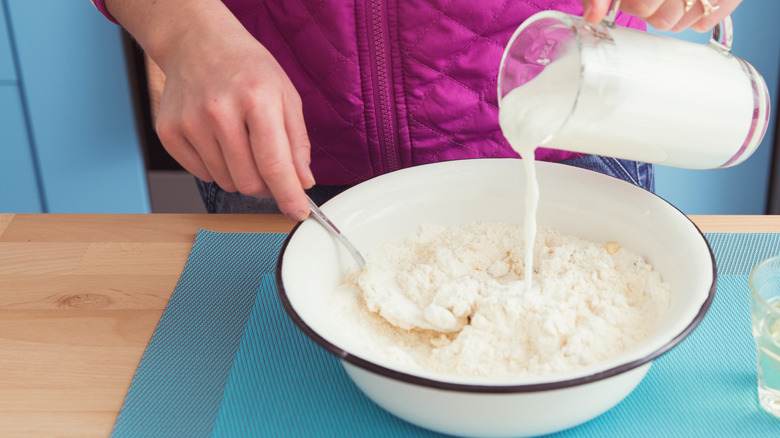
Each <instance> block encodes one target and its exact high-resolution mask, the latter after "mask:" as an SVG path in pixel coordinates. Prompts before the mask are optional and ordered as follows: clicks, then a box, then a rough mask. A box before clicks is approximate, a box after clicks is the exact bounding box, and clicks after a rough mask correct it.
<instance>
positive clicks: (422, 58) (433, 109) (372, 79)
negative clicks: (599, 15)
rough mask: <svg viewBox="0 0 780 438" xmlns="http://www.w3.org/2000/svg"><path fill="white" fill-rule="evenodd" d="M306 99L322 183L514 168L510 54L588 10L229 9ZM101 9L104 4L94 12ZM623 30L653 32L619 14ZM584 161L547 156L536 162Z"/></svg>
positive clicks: (250, 3) (268, 2) (569, 1)
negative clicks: (507, 81) (532, 21)
mask: <svg viewBox="0 0 780 438" xmlns="http://www.w3.org/2000/svg"><path fill="white" fill-rule="evenodd" d="M223 3H224V4H225V5H227V7H228V8H230V10H231V11H232V12H233V13H234V14H235V15H236V17H237V18H238V19H239V20H240V21H241V22H242V23H243V24H244V26H245V27H246V28H247V29H248V30H249V31H250V32H251V33H252V34H253V35H254V36H255V37H257V39H258V40H259V41H260V42H261V43H262V44H263V45H264V46H265V47H266V48H267V49H268V50H269V51H270V52H271V53H273V54H274V56H275V57H276V59H277V60H278V62H279V63H280V64H281V66H282V67H283V68H284V70H285V71H286V72H287V74H288V75H289V77H290V79H291V80H292V82H293V83H294V84H295V86H296V88H297V90H298V92H299V93H300V95H301V98H302V99H303V112H304V117H305V120H306V124H307V127H308V132H309V137H310V139H311V143H312V171H313V172H314V177H315V179H316V180H317V183H318V184H323V185H347V184H356V183H359V182H361V181H364V180H366V179H369V178H371V177H373V176H376V175H380V174H383V173H386V172H391V171H393V170H396V169H400V168H404V167H410V166H415V165H418V164H425V163H432V162H437V161H446V160H457V159H466V158H482V157H517V156H518V155H517V153H515V152H514V151H513V150H512V149H511V148H510V147H509V145H508V144H507V142H506V140H505V139H504V137H503V135H502V134H501V130H500V129H499V126H498V103H497V96H496V93H497V83H496V81H497V75H498V67H499V63H500V61H501V55H502V53H503V50H504V47H505V45H506V43H507V42H508V41H509V38H510V36H511V35H512V33H513V32H514V31H515V29H516V28H517V26H518V25H519V24H520V23H522V22H523V20H525V19H526V18H528V17H529V16H531V15H533V14H534V13H536V12H539V11H542V10H547V9H556V10H561V11H565V12H569V13H573V14H578V15H579V14H581V13H582V5H581V0H223ZM96 4H97V5H98V7H99V8H101V10H103V11H104V12H105V10H104V8H102V7H103V5H102V1H96ZM617 23H618V24H620V25H623V26H629V27H634V28H641V29H644V27H645V25H644V23H643V22H642V21H641V20H639V19H637V18H635V17H631V16H628V15H622V16H621V15H618V19H617ZM575 156H578V155H577V154H572V153H569V152H564V151H557V150H550V149H538V150H537V152H536V157H537V159H540V160H545V161H558V160H563V159H567V158H573V157H575Z"/></svg>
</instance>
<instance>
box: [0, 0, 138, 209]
mask: <svg viewBox="0 0 780 438" xmlns="http://www.w3.org/2000/svg"><path fill="white" fill-rule="evenodd" d="M0 12H2V13H0V120H1V121H0V148H1V149H2V151H3V154H4V155H3V157H4V158H5V157H9V159H8V160H3V164H0V212H52V213H147V212H149V211H150V207H149V193H148V189H147V185H146V171H145V167H144V162H143V156H142V152H141V149H140V143H139V139H138V134H137V131H136V126H135V119H134V113H133V106H132V99H131V94H130V87H129V81H128V74H127V70H126V66H125V59H124V50H123V45H122V39H121V33H120V29H119V27H118V26H116V25H114V24H112V23H110V22H109V21H108V20H106V19H105V18H104V17H103V16H102V15H100V13H99V12H98V11H97V10H96V9H95V8H94V7H93V6H92V4H91V3H90V2H88V1H86V0H75V1H62V0H36V1H29V0H0ZM9 133H10V135H8V134H9Z"/></svg>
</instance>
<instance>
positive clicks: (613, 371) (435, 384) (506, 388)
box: [276, 175, 717, 394]
mask: <svg viewBox="0 0 780 438" xmlns="http://www.w3.org/2000/svg"><path fill="white" fill-rule="evenodd" d="M607 176H611V175H607ZM613 178H615V177H613ZM615 179H618V180H620V179H619V178H615ZM621 181H622V180H621ZM640 189H641V187H640ZM642 190H644V189H642ZM648 192H649V193H651V194H653V195H654V196H657V197H658V198H660V199H661V200H663V201H664V202H666V203H667V204H669V205H670V206H672V208H674V209H675V210H677V211H678V212H680V214H682V215H683V216H684V217H685V218H686V219H687V220H688V221H689V222H690V223H691V224H692V225H693V226H694V228H696V231H698V233H699V235H700V236H701V238H702V239H703V240H704V244H705V245H707V250H709V252H710V259H711V260H712V285H711V286H710V290H709V293H708V295H707V299H706V300H705V301H704V303H703V304H702V305H701V307H700V308H699V312H698V313H697V314H696V316H695V317H694V318H693V320H692V321H691V323H690V324H688V326H687V327H685V329H683V331H682V332H680V333H679V334H678V335H677V336H675V337H673V338H672V339H671V340H670V341H669V342H668V343H666V344H665V345H664V346H662V347H661V348H659V349H658V350H656V351H654V352H652V353H650V354H648V355H647V356H645V357H643V358H641V359H637V360H635V361H631V362H627V363H624V364H621V365H618V366H616V367H613V368H610V369H608V370H604V371H601V372H598V373H594V374H589V375H587V376H582V377H577V378H574V379H568V380H559V381H552V382H543V383H531V384H523V385H488V384H485V385H477V384H464V383H451V382H443V381H440V380H434V379H429V378H426V377H420V376H415V375H413V374H407V373H403V372H400V371H396V370H393V369H391V368H387V367H384V366H382V365H378V364H376V363H374V362H371V361H369V360H366V359H363V358H362V357H360V356H355V355H354V354H351V353H349V352H347V351H345V350H343V349H341V348H339V347H338V346H336V345H334V344H332V343H331V342H329V341H328V340H327V339H325V338H323V337H322V336H320V335H319V334H318V333H317V332H316V331H315V330H314V329H312V328H311V327H310V326H309V325H308V324H306V322H305V321H304V320H303V318H301V316H300V315H299V314H298V312H296V311H295V309H294V308H293V306H292V303H290V300H289V299H288V297H287V292H286V291H285V289H284V283H283V282H282V263H283V260H284V253H285V250H286V249H287V245H288V244H289V243H290V240H291V239H292V237H293V236H294V235H295V232H296V231H297V230H298V227H300V226H301V223H298V224H297V225H295V227H294V228H293V229H292V231H290V234H289V235H288V236H287V238H286V239H285V240H284V244H283V245H282V248H281V250H280V251H279V259H278V261H277V263H276V286H277V292H278V294H279V298H280V299H281V301H282V305H283V306H284V309H285V310H286V311H287V315H288V316H289V317H290V319H292V320H293V322H294V323H295V325H297V326H298V328H299V329H300V330H301V331H303V333H304V334H306V336H308V337H309V338H311V339H312V340H313V341H314V342H316V343H317V344H319V345H320V346H321V347H323V348H325V350H327V351H329V352H330V353H333V354H334V355H336V356H337V357H338V358H339V359H342V360H345V361H347V362H349V363H351V364H353V365H356V366H358V367H360V368H363V369H365V370H368V371H371V372H373V373H376V374H379V375H381V376H384V377H388V378H391V379H395V380H399V381H402V382H405V383H410V384H413V385H419V386H424V387H428V388H435V389H442V390H446V391H458V392H470V393H493V394H495V393H504V394H506V393H523V392H538V391H548V390H551V389H561V388H568V387H571V386H577V385H584V384H586V383H592V382H596V381H599V380H603V379H606V378H608V377H613V376H616V375H618V374H621V373H624V372H626V371H630V370H632V369H634V368H637V367H639V366H641V365H644V364H646V363H648V362H650V361H652V360H653V359H656V358H658V357H659V356H661V355H663V354H664V353H666V352H667V351H669V350H671V349H672V348H673V347H675V346H676V345H677V344H679V343H680V342H682V340H683V339H685V338H686V337H687V336H688V335H689V334H690V333H691V332H693V330H694V329H695V328H696V327H697V326H698V325H699V323H700V322H701V320H702V319H704V315H706V314H707V310H708V309H709V308H710V305H711V304H712V300H713V299H714V298H715V287H716V283H717V267H716V266H715V255H714V254H713V252H712V247H711V246H710V243H709V242H708V241H707V239H706V238H705V237H704V234H703V233H702V232H701V230H700V229H699V227H697V226H696V224H695V223H694V222H693V221H692V220H691V219H690V218H689V217H688V216H686V215H685V214H683V212H682V211H680V209H678V208H677V207H675V206H674V205H672V204H671V203H669V202H668V201H666V200H665V199H663V198H661V197H660V196H658V195H656V194H655V193H653V192H650V191H648Z"/></svg>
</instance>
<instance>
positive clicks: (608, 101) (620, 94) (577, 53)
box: [498, 1, 770, 169]
mask: <svg viewBox="0 0 780 438" xmlns="http://www.w3.org/2000/svg"><path fill="white" fill-rule="evenodd" d="M619 4H620V2H619V1H613V4H612V9H611V11H610V13H609V14H608V16H607V18H605V19H604V21H602V22H601V23H599V24H595V25H594V24H589V23H587V22H586V21H585V20H584V19H583V18H582V17H577V16H573V15H569V14H565V13H562V12H557V11H545V12H541V13H538V14H535V15H533V16H532V17H530V18H529V19H528V20H526V21H525V22H524V23H523V24H522V25H521V26H520V27H519V28H518V29H517V30H516V31H515V33H514V35H513V36H512V38H511V39H510V41H509V44H508V45H507V48H506V49H505V51H504V55H503V58H502V60H501V66H500V70H499V78H498V98H499V99H498V100H499V108H500V116H499V119H500V124H501V129H502V131H503V132H504V135H505V136H506V137H507V139H509V142H510V144H511V145H512V147H513V148H515V149H516V150H518V151H523V150H528V148H529V147H531V148H535V147H537V146H544V147H547V148H553V149H562V150H568V151H574V152H581V153H587V154H598V155H607V156H611V157H616V158H623V159H631V160H637V161H645V162H650V163H657V164H663V165H667V166H674V167H684V168H691V169H710V168H720V167H729V166H733V165H736V164H739V163H741V162H742V161H744V160H745V159H747V158H748V157H749V156H750V155H751V154H752V153H753V152H754V151H755V149H756V148H757V147H758V145H759V143H760V142H761V140H762V138H763V137H764V134H765V133H766V129H767V125H768V123H769V111H770V110H769V108H770V103H769V92H768V90H767V87H766V83H765V82H764V79H763V78H762V77H761V75H760V74H759V72H758V71H757V70H756V69H755V68H754V67H753V66H751V65H750V64H749V63H747V62H746V61H744V60H742V59H740V58H738V57H736V56H734V55H733V54H732V53H731V43H732V40H733V28H732V24H731V19H730V17H727V18H726V19H725V20H724V21H723V22H721V23H720V24H719V25H718V26H716V27H715V28H714V29H713V32H712V38H711V40H710V41H709V43H707V44H698V43H691V42H687V41H682V40H678V39H674V38H669V37H666V36H662V35H653V34H649V33H647V32H642V31H638V30H634V29H627V28H623V27H619V26H616V25H615V24H614V18H615V15H616V13H617V8H618V7H619ZM521 154H522V153H521Z"/></svg>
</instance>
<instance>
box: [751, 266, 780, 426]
mask: <svg viewBox="0 0 780 438" xmlns="http://www.w3.org/2000/svg"><path fill="white" fill-rule="evenodd" d="M750 313H751V323H752V327H753V338H754V339H755V340H756V360H757V366H758V368H757V370H758V401H759V404H760V405H761V407H762V408H763V409H764V410H765V411H767V412H769V413H770V414H772V415H774V416H775V417H778V418H780V255H779V256H774V257H772V258H769V259H767V260H764V261H763V262H761V263H759V264H758V265H757V266H756V267H755V268H753V271H752V272H751V274H750Z"/></svg>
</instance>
